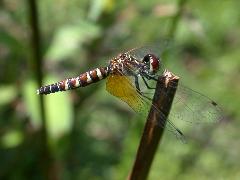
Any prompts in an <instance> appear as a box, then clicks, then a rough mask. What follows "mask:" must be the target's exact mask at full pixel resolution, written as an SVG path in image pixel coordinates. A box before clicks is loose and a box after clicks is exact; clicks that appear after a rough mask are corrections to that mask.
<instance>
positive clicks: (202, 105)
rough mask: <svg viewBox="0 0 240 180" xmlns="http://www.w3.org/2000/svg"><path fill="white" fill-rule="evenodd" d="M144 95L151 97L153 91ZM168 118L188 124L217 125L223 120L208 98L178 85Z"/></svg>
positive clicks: (216, 107) (221, 113)
mask: <svg viewBox="0 0 240 180" xmlns="http://www.w3.org/2000/svg"><path fill="white" fill-rule="evenodd" d="M146 94H149V95H153V94H154V90H152V91H150V90H148V91H146ZM169 118H170V119H172V120H174V122H175V120H176V121H184V122H187V123H190V124H204V123H217V122H219V121H221V120H222V119H223V112H222V109H221V107H220V106H219V105H218V104H217V103H216V102H215V101H213V100H212V99H210V98H209V97H207V96H205V95H203V94H201V93H199V92H197V91H194V90H192V89H190V88H188V87H185V86H184V85H182V84H180V83H179V85H178V88H177V91H176V94H175V97H174V101H173V105H172V108H171V112H170V115H169Z"/></svg>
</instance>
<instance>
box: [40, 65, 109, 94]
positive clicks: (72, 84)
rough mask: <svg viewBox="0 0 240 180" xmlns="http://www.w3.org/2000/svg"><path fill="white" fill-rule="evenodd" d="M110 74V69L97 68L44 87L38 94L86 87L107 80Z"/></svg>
mask: <svg viewBox="0 0 240 180" xmlns="http://www.w3.org/2000/svg"><path fill="white" fill-rule="evenodd" d="M108 74H109V68H108V67H100V68H95V69H93V70H90V71H87V72H85V73H82V74H80V75H79V76H78V77H75V78H68V79H65V80H62V81H59V82H57V83H54V84H51V85H47V86H42V87H40V88H39V89H38V90H37V94H50V93H55V92H59V91H67V90H71V89H75V88H78V87H84V86H87V85H89V84H92V83H96V82H98V81H100V80H102V79H104V78H106V77H107V76H108Z"/></svg>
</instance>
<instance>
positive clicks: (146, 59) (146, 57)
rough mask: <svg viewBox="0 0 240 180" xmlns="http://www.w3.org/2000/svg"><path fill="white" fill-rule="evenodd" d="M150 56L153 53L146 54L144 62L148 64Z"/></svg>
mask: <svg viewBox="0 0 240 180" xmlns="http://www.w3.org/2000/svg"><path fill="white" fill-rule="evenodd" d="M150 58H151V55H150V54H147V55H146V56H144V58H143V62H144V63H145V64H148V63H149V61H150Z"/></svg>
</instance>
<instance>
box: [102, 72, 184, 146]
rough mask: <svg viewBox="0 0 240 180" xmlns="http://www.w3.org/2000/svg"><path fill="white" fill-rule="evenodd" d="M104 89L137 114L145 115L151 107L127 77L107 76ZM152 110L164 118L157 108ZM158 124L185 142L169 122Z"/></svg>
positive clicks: (149, 101)
mask: <svg viewBox="0 0 240 180" xmlns="http://www.w3.org/2000/svg"><path fill="white" fill-rule="evenodd" d="M106 89H107V91H108V92H109V93H110V94H112V95H114V96H116V97H118V98H119V99H121V100H122V101H124V102H126V103H127V104H128V105H129V106H130V107H131V108H132V109H133V110H134V111H136V112H137V113H140V114H144V115H146V114H147V113H148V112H149V110H150V106H151V105H152V102H151V100H150V99H148V98H146V97H144V96H142V95H141V94H140V92H138V91H137V89H136V88H135V86H134V85H133V83H132V82H131V80H130V78H129V77H127V76H124V75H115V74H112V75H109V77H108V78H107V83H106ZM154 108H155V110H156V111H157V112H158V113H159V115H160V117H162V118H165V115H164V114H163V113H162V112H161V111H160V110H159V109H158V108H157V107H155V106H154ZM158 123H159V125H160V126H161V127H165V129H167V130H168V131H170V132H172V133H174V134H175V136H176V137H177V138H179V139H180V140H181V141H182V142H185V137H184V135H183V134H182V133H181V131H180V130H179V129H177V128H176V127H175V125H174V124H173V123H172V122H171V121H170V120H167V122H166V124H165V125H164V123H163V122H161V121H159V122H158Z"/></svg>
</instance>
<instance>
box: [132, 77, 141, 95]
mask: <svg viewBox="0 0 240 180" xmlns="http://www.w3.org/2000/svg"><path fill="white" fill-rule="evenodd" d="M134 78H135V86H136V88H137V90H138V91H139V92H141V90H140V87H139V82H138V77H137V76H134Z"/></svg>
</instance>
